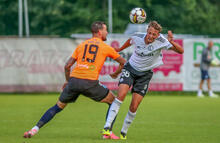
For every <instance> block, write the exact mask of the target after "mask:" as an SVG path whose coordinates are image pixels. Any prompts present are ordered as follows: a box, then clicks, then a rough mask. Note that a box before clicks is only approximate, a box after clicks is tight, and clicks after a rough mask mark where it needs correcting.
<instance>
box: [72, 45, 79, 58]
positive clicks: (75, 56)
mask: <svg viewBox="0 0 220 143" xmlns="http://www.w3.org/2000/svg"><path fill="white" fill-rule="evenodd" d="M78 50H79V46H77V48H76V49H75V50H74V52H73V54H72V56H71V57H72V58H74V59H77V57H78Z"/></svg>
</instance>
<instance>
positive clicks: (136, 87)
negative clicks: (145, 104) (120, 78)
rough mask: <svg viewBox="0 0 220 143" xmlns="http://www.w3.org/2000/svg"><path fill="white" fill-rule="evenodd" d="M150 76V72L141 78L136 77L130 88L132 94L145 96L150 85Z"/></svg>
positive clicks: (151, 73)
mask: <svg viewBox="0 0 220 143" xmlns="http://www.w3.org/2000/svg"><path fill="white" fill-rule="evenodd" d="M152 76H153V72H152V71H148V72H147V73H146V74H145V75H143V76H136V77H135V79H134V83H133V87H132V93H138V94H140V95H142V96H145V94H146V93H147V91H148V87H149V84H150V80H151V79H152Z"/></svg>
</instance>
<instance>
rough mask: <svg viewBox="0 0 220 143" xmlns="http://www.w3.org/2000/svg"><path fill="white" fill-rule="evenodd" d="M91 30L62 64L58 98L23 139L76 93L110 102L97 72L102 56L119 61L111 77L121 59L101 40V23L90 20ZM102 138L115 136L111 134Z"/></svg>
mask: <svg viewBox="0 0 220 143" xmlns="http://www.w3.org/2000/svg"><path fill="white" fill-rule="evenodd" d="M91 32H92V38H91V39H88V40H85V41H84V42H82V43H81V44H79V45H78V46H77V48H76V49H75V51H74V52H73V54H72V56H71V57H70V58H69V60H68V61H67V63H66V65H65V77H66V83H64V85H63V91H62V93H61V95H60V97H59V100H58V101H57V103H56V104H55V105H54V106H53V107H51V108H50V109H48V110H47V111H46V112H45V113H44V115H43V116H42V117H41V119H40V120H39V121H38V123H37V124H36V126H34V127H33V128H32V129H31V130H29V131H27V132H25V133H24V137H25V138H31V137H32V136H34V135H35V134H36V133H37V132H38V131H39V129H40V128H41V127H43V126H44V125H45V124H46V123H47V122H49V121H50V120H51V119H52V118H53V117H54V116H55V115H56V114H57V113H59V112H60V111H62V110H63V109H64V108H65V107H66V105H67V104H68V103H70V102H75V101H76V99H77V98H78V97H79V95H80V94H82V95H84V96H86V97H89V98H91V99H93V100H94V101H97V102H103V103H107V104H109V105H111V104H112V102H113V100H114V99H115V96H114V95H113V93H112V92H111V91H110V90H109V89H108V88H106V87H105V86H103V85H101V84H100V83H99V80H98V78H99V73H100V71H101V68H102V66H103V64H104V62H105V59H106V57H110V58H112V59H114V60H115V61H117V62H118V63H119V67H118V69H117V70H116V71H115V72H114V73H112V74H110V76H111V77H112V78H116V77H117V76H118V74H119V73H120V72H121V70H122V68H123V66H124V63H125V59H124V58H122V57H121V56H120V55H119V54H118V53H117V52H116V51H115V50H114V49H113V48H112V47H110V46H109V45H107V44H105V43H104V42H103V41H105V40H106V36H107V34H108V32H107V27H106V24H105V23H104V22H100V21H97V22H94V23H93V24H92V26H91ZM74 63H76V66H75V67H74V69H73V70H72V71H71V67H72V65H73V64H74ZM109 107H110V106H109ZM107 113H108V112H107ZM103 137H105V138H113V139H117V138H118V137H117V136H115V135H114V134H113V133H111V134H110V135H108V136H103Z"/></svg>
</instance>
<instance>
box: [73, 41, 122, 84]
mask: <svg viewBox="0 0 220 143" xmlns="http://www.w3.org/2000/svg"><path fill="white" fill-rule="evenodd" d="M119 56H120V55H119V54H118V53H117V52H116V51H115V49H113V48H112V47H111V46H109V45H107V44H105V43H104V42H103V41H102V40H101V39H99V38H94V37H93V38H91V39H88V40H86V41H84V42H82V43H81V44H80V45H78V46H77V48H76V49H75V51H74V52H73V54H72V58H74V59H76V66H75V67H74V69H73V70H72V72H71V74H70V77H76V78H81V79H90V80H98V78H99V73H100V71H101V69H102V66H103V64H104V62H105V59H106V57H110V58H112V59H117V58H118V57H119Z"/></svg>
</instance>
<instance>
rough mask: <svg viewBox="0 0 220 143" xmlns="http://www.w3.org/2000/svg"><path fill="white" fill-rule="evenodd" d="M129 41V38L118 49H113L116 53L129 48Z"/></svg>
mask: <svg viewBox="0 0 220 143" xmlns="http://www.w3.org/2000/svg"><path fill="white" fill-rule="evenodd" d="M130 41H131V39H130V38H129V39H128V40H127V41H126V42H125V43H124V44H123V45H122V46H121V47H120V48H115V50H116V52H120V51H122V50H124V49H126V48H127V47H129V46H131V43H130Z"/></svg>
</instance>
